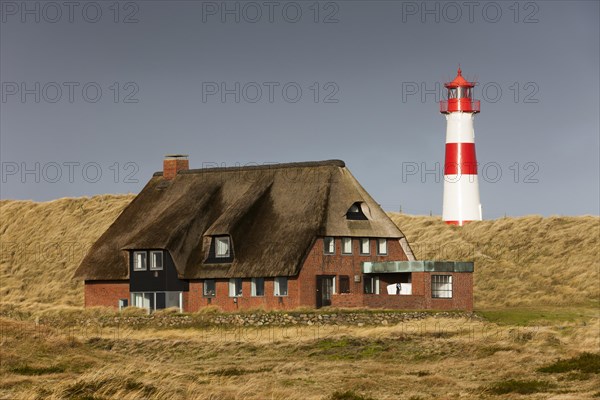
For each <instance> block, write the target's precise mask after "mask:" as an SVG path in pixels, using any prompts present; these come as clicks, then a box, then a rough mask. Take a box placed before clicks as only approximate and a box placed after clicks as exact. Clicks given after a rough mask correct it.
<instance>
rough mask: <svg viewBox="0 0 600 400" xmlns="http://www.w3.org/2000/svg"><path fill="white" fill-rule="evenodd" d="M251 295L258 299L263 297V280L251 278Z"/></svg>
mask: <svg viewBox="0 0 600 400" xmlns="http://www.w3.org/2000/svg"><path fill="white" fill-rule="evenodd" d="M251 289H252V290H251V292H252V293H251V295H252V296H254V297H260V296H264V295H265V278H252V288H251Z"/></svg>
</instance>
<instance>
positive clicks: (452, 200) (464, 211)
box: [440, 68, 482, 226]
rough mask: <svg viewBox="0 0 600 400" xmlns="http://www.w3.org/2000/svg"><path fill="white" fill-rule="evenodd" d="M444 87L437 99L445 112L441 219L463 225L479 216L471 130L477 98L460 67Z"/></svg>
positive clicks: (476, 107)
mask: <svg viewBox="0 0 600 400" xmlns="http://www.w3.org/2000/svg"><path fill="white" fill-rule="evenodd" d="M444 86H445V87H446V88H447V89H448V100H443V101H441V102H440V112H441V113H442V114H446V162H445V163H444V206H443V211H442V220H443V221H445V222H446V223H447V224H453V225H460V226H462V225H464V224H465V223H467V222H469V221H481V219H482V214H481V203H480V202H479V183H478V181H477V158H476V157H475V131H474V130H473V119H474V117H475V114H477V113H478V112H479V100H473V87H474V86H475V82H469V81H467V80H466V79H465V78H463V76H462V71H461V70H460V68H458V75H456V78H454V80H453V81H452V82H448V83H445V84H444Z"/></svg>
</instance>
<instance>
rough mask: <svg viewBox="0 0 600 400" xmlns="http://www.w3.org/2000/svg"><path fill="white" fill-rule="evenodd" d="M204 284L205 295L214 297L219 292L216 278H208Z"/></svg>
mask: <svg viewBox="0 0 600 400" xmlns="http://www.w3.org/2000/svg"><path fill="white" fill-rule="evenodd" d="M203 286H204V287H203V289H202V294H203V295H204V296H205V297H214V296H215V295H216V294H217V285H216V284H215V280H214V279H206V280H205V281H204V285H203Z"/></svg>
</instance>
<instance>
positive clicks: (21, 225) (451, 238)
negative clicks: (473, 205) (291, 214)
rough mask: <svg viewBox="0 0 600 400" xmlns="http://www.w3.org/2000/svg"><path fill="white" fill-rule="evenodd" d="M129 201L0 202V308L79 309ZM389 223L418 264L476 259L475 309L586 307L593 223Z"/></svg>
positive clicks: (596, 231)
mask: <svg viewBox="0 0 600 400" xmlns="http://www.w3.org/2000/svg"><path fill="white" fill-rule="evenodd" d="M132 199H133V196H132V195H122V196H117V195H103V196H95V197H92V198H65V199H59V200H54V201H51V202H45V203H36V202H32V201H12V200H3V201H0V222H1V224H0V245H1V252H0V302H2V303H13V304H14V303H18V304H19V305H20V306H23V307H25V308H37V307H44V308H47V307H53V306H59V307H64V306H81V305H82V304H83V284H82V283H81V282H78V281H73V280H72V279H71V277H72V274H73V272H74V270H75V268H76V267H77V265H78V264H79V262H80V261H81V259H82V258H83V256H84V255H85V252H86V251H87V249H88V248H89V247H90V246H91V244H92V243H93V242H94V241H95V240H96V239H97V238H98V237H99V236H100V235H101V234H102V232H103V231H104V230H105V229H106V228H107V227H108V226H109V225H110V224H111V223H112V222H113V221H114V219H115V218H116V217H117V216H118V215H119V213H120V212H121V211H122V210H123V208H125V206H127V204H129V202H130V201H131V200H132ZM390 216H391V217H392V219H393V220H394V222H396V223H397V224H398V226H399V227H400V229H401V230H402V231H403V232H404V233H405V235H406V236H407V237H408V240H409V242H410V243H411V246H412V247H413V250H414V252H415V254H416V256H417V258H420V259H445V260H453V259H454V260H457V259H460V260H473V261H475V263H476V264H475V307H476V308H492V307H507V306H558V305H584V306H585V305H594V304H598V300H599V297H600V287H599V285H598V282H599V280H600V275H599V270H600V264H599V263H600V261H599V260H600V218H599V217H595V216H582V217H550V218H542V217H539V216H528V217H522V218H501V219H497V220H490V221H482V222H477V223H471V224H469V225H467V226H465V227H462V228H459V227H454V226H448V225H446V224H444V223H442V222H441V221H440V219H439V218H436V217H422V216H409V215H404V214H396V213H391V214H390Z"/></svg>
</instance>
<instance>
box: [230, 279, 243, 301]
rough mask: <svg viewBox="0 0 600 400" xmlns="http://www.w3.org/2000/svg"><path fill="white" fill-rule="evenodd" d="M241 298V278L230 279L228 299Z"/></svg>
mask: <svg viewBox="0 0 600 400" xmlns="http://www.w3.org/2000/svg"><path fill="white" fill-rule="evenodd" d="M241 296H242V278H232V279H230V280H229V297H241Z"/></svg>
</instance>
